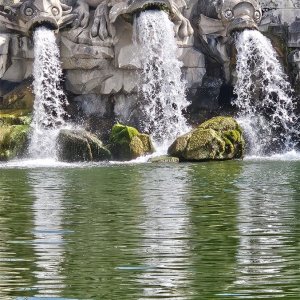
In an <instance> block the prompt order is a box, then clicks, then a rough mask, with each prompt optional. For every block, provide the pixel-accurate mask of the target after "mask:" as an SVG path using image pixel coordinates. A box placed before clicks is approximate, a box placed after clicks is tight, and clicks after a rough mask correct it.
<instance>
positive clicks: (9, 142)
mask: <svg viewBox="0 0 300 300" xmlns="http://www.w3.org/2000/svg"><path fill="white" fill-rule="evenodd" d="M28 133H29V125H13V126H4V127H0V160H9V159H13V158H15V157H17V156H20V155H22V154H23V153H24V151H25V148H26V144H27V141H28Z"/></svg>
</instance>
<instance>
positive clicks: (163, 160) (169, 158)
mask: <svg viewBox="0 0 300 300" xmlns="http://www.w3.org/2000/svg"><path fill="white" fill-rule="evenodd" d="M148 162H151V163H166V164H169V163H179V158H178V157H172V156H168V155H162V156H156V157H152V158H150V159H149V160H148Z"/></svg>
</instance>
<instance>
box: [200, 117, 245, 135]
mask: <svg viewBox="0 0 300 300" xmlns="http://www.w3.org/2000/svg"><path fill="white" fill-rule="evenodd" d="M198 128H201V129H213V130H215V131H228V130H238V131H240V132H241V128H240V126H239V124H238V123H237V121H236V120H235V119H233V118H231V117H222V116H219V117H215V118H212V119H210V120H208V121H206V122H204V123H202V124H201V125H200V126H199V127H198Z"/></svg>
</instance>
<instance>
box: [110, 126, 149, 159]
mask: <svg viewBox="0 0 300 300" xmlns="http://www.w3.org/2000/svg"><path fill="white" fill-rule="evenodd" d="M110 143H111V144H110V150H111V152H112V154H113V157H114V159H117V160H132V159H136V158H138V157H140V156H143V155H147V154H151V153H153V152H154V151H155V150H154V146H153V144H152V141H151V139H150V136H149V135H147V134H142V133H140V132H139V131H138V130H137V129H135V128H134V127H130V126H125V125H122V124H119V123H118V124H115V125H114V126H113V128H112V131H111V135H110Z"/></svg>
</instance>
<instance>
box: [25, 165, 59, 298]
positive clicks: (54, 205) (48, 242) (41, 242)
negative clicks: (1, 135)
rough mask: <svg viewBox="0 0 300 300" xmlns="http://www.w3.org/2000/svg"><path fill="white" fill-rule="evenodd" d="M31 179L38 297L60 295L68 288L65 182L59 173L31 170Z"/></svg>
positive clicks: (35, 287)
mask: <svg viewBox="0 0 300 300" xmlns="http://www.w3.org/2000/svg"><path fill="white" fill-rule="evenodd" d="M28 180H29V183H30V185H31V187H32V195H33V197H34V202H33V205H32V210H33V237H34V238H33V243H32V244H33V249H34V251H35V253H36V260H35V263H36V266H37V268H36V271H35V272H34V275H35V277H36V280H37V283H36V285H35V286H34V287H33V289H34V290H35V289H36V290H37V294H36V296H42V297H53V296H58V295H59V294H60V293H61V290H62V289H63V288H64V284H63V280H64V276H63V275H61V274H60V268H61V265H62V263H63V261H64V238H63V233H64V230H63V226H62V222H63V220H62V214H63V210H64V207H63V199H64V191H65V180H64V177H63V174H62V173H60V172H59V171H55V170H50V171H48V172H44V171H42V172H41V171H38V170H36V171H31V172H29V174H28Z"/></svg>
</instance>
